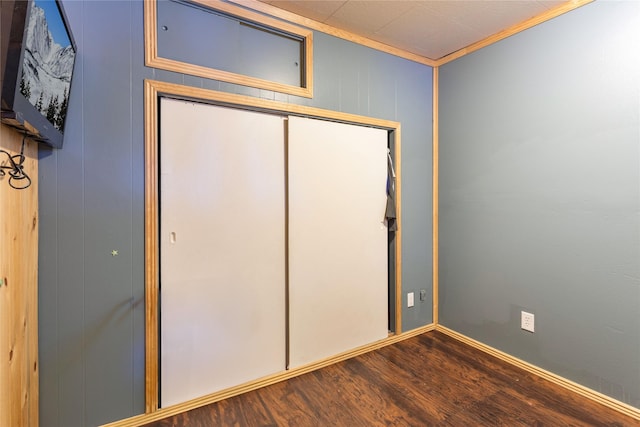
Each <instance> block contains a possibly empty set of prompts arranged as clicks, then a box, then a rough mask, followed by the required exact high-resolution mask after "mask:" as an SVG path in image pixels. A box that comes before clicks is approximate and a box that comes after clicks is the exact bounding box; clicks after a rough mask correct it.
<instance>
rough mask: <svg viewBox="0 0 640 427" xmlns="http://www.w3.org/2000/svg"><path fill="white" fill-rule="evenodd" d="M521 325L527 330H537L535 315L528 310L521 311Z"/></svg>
mask: <svg viewBox="0 0 640 427" xmlns="http://www.w3.org/2000/svg"><path fill="white" fill-rule="evenodd" d="M520 314H521V315H520V327H521V328H522V329H524V330H525V331H529V332H535V331H536V330H535V316H534V315H533V313H527V312H526V311H522V312H520Z"/></svg>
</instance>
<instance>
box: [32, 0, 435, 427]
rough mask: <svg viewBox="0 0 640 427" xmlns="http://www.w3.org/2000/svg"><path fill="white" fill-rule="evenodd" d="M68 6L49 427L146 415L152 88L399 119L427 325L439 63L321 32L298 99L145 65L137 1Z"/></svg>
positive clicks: (57, 153) (52, 229)
mask: <svg viewBox="0 0 640 427" xmlns="http://www.w3.org/2000/svg"><path fill="white" fill-rule="evenodd" d="M63 4H64V6H65V10H66V13H67V15H68V18H69V21H70V24H71V27H72V30H73V33H74V36H75V39H76V42H77V44H78V60H77V64H76V70H75V71H76V73H75V77H74V78H75V80H74V82H73V86H72V91H71V100H70V103H69V111H68V129H67V133H66V136H65V141H64V148H63V149H62V150H49V149H47V148H44V147H43V148H42V149H41V151H40V167H39V168H40V170H39V179H40V188H39V191H40V200H39V202H40V244H39V245H40V247H39V249H40V258H39V262H40V266H39V268H40V271H39V287H40V294H39V328H40V338H39V346H40V421H41V425H42V426H43V427H49V426H55V427H74V426H94V425H99V424H103V423H106V422H110V421H115V420H118V419H122V418H126V417H130V416H133V415H137V414H140V413H142V412H144V199H143V197H144V151H143V143H144V134H143V81H144V79H155V80H161V81H166V82H171V83H180V84H184V85H190V86H195V87H204V88H209V89H215V90H221V91H226V92H232V93H241V94H246V95H250V96H255V97H260V98H266V99H275V100H278V101H284V102H289V103H293V104H301V105H310V106H314V107H320V108H324V109H330V110H336V111H342V112H348V113H353V114H360V115H366V116H372V117H377V118H383V119H389V120H396V121H399V122H401V123H402V156H403V199H402V203H403V205H402V211H403V220H404V236H403V248H402V249H403V259H402V265H403V283H402V286H403V293H406V292H408V291H411V290H416V291H417V290H419V289H425V288H426V289H427V290H428V295H429V300H428V301H426V302H425V303H423V304H421V305H417V306H416V307H415V308H413V309H405V310H404V313H403V317H404V320H403V328H404V329H405V330H407V329H412V328H415V327H418V326H423V325H426V324H429V323H431V321H432V312H431V306H432V302H431V298H430V297H431V289H432V288H431V274H432V268H431V240H432V236H431V198H432V197H431V179H432V169H431V167H432V158H431V150H432V147H431V143H432V139H431V135H432V122H431V118H432V115H433V114H432V83H431V82H432V69H431V68H430V67H427V66H424V65H421V64H417V63H414V62H411V61H407V60H404V59H400V58H397V57H394V56H391V55H388V54H384V53H381V52H378V51H375V50H372V49H369V48H366V47H362V46H358V45H356V44H353V43H350V42H347V41H344V40H341V39H337V38H334V37H331V36H328V35H325V34H321V33H315V34H314V52H315V58H314V65H315V69H314V75H315V82H314V86H315V97H314V98H313V99H306V98H298V97H295V96H290V95H284V94H279V93H274V92H270V91H265V90H259V89H253V88H246V87H241V86H237V85H233V84H229V83H223V82H218V81H213V80H207V79H202V78H197V77H193V76H188V75H182V74H177V73H173V72H168V71H163V70H156V69H151V68H147V67H145V66H144V63H143V58H144V40H143V6H142V2H140V1H127V2H123V1H86V2H78V1H70V0H64V3H63ZM267 48H268V47H267ZM274 61H277V58H274ZM264 65H265V68H267V66H268V64H264ZM113 250H117V251H118V255H117V256H112V255H111V253H112V251H113Z"/></svg>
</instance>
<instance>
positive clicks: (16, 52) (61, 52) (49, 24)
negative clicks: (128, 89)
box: [0, 0, 76, 148]
mask: <svg viewBox="0 0 640 427" xmlns="http://www.w3.org/2000/svg"><path fill="white" fill-rule="evenodd" d="M0 3H2V6H1V7H2V28H3V29H2V31H3V34H2V36H3V39H4V38H5V36H6V35H7V36H8V45H7V46H6V53H5V46H4V41H3V46H2V49H3V51H2V57H3V58H4V63H3V64H2V68H3V78H2V116H1V117H2V121H3V122H4V123H6V124H9V125H11V126H14V127H17V128H19V129H21V130H23V131H25V132H26V133H27V134H28V135H29V136H30V137H32V138H34V139H36V140H39V141H42V142H45V143H47V144H49V145H52V146H54V147H56V148H60V147H62V142H63V136H64V127H65V122H66V117H67V107H68V105H69V93H70V91H71V80H72V76H73V66H74V63H75V58H76V45H75V43H74V41H73V36H72V33H71V31H70V29H69V25H68V22H67V20H66V16H65V14H64V10H63V8H62V4H61V3H60V2H59V1H55V0H28V1H25V0H9V1H7V0H0ZM7 23H8V25H9V27H8V28H7V26H6V24H7ZM5 29H6V30H5ZM7 33H8V34H7Z"/></svg>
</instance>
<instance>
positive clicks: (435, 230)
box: [431, 67, 440, 325]
mask: <svg viewBox="0 0 640 427" xmlns="http://www.w3.org/2000/svg"><path fill="white" fill-rule="evenodd" d="M438 71H439V69H438V67H435V68H434V69H433V142H432V144H433V149H432V157H433V160H432V162H433V178H432V180H433V182H432V190H431V191H432V195H431V197H432V202H431V203H432V209H433V211H432V213H431V222H432V239H433V241H432V246H431V251H432V262H431V264H432V265H431V268H432V270H433V276H432V278H431V286H432V287H433V289H432V291H433V301H432V303H433V323H435V324H436V325H437V324H438V314H439V312H438V298H439V296H438V277H439V275H438V273H439V269H438V265H439V264H438V263H439V253H438V248H439V221H438V212H439V201H438V200H439V199H438V197H439V196H438V188H439V176H440V172H439V159H438V155H439V145H438V129H439V128H438V99H439V96H438V77H439V72H438Z"/></svg>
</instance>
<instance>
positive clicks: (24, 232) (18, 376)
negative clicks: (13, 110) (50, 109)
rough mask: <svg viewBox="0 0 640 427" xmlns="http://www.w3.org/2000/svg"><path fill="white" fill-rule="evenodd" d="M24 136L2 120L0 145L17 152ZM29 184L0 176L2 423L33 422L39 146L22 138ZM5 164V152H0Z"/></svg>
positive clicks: (35, 406)
mask: <svg viewBox="0 0 640 427" xmlns="http://www.w3.org/2000/svg"><path fill="white" fill-rule="evenodd" d="M22 140H23V135H22V133H20V132H19V131H17V130H16V129H14V128H12V127H9V126H7V125H4V124H0V149H2V150H4V151H6V152H8V153H10V154H11V155H15V154H18V153H20V149H21V147H22ZM24 154H25V156H26V160H25V163H24V170H25V172H26V173H27V175H28V176H29V177H30V178H31V186H30V187H28V188H26V189H23V190H16V189H14V188H11V187H10V186H9V182H8V181H9V177H8V175H5V176H4V177H3V178H1V179H0V230H2V232H1V233H0V425H2V426H37V425H38V418H39V412H38V400H39V388H38V378H39V368H38V365H39V364H38V147H37V142H35V141H32V140H29V139H28V138H27V139H26V141H25V151H24ZM0 162H2V163H3V164H5V165H6V155H5V154H4V153H3V154H0Z"/></svg>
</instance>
